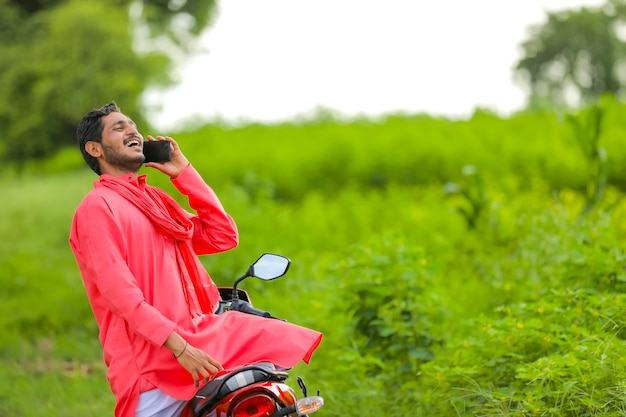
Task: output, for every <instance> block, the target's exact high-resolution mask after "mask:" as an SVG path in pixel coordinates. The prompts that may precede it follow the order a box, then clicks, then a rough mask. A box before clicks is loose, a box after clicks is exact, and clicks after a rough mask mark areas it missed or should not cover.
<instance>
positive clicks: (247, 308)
mask: <svg viewBox="0 0 626 417" xmlns="http://www.w3.org/2000/svg"><path fill="white" fill-rule="evenodd" d="M231 309H232V310H237V311H240V312H242V313H247V314H253V315H255V316H261V317H267V318H272V315H271V314H270V313H269V312H267V311H264V310H261V309H258V308H255V307H252V306H251V305H250V303H248V302H246V301H242V300H238V301H237V302H236V303H235V302H234V301H233V305H232V307H231Z"/></svg>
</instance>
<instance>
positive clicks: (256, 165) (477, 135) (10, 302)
mask: <svg viewBox="0 0 626 417" xmlns="http://www.w3.org/2000/svg"><path fill="white" fill-rule="evenodd" d="M143 133H144V135H147V134H148V133H152V134H156V133H164V132H147V131H144V132H143ZM173 135H174V136H175V138H176V139H177V140H178V142H179V143H180V145H181V147H182V148H183V150H184V151H185V153H186V154H187V156H188V157H189V159H191V160H192V163H193V164H194V166H196V168H197V169H198V170H199V171H200V172H201V173H202V175H203V177H204V178H205V179H206V181H207V182H208V183H209V184H210V185H211V186H212V187H213V188H214V189H215V190H216V192H217V193H218V195H219V196H220V197H221V199H222V202H223V204H224V206H225V207H226V209H227V210H228V211H229V212H230V213H231V214H232V215H233V217H234V218H235V220H236V221H237V223H238V226H239V230H240V235H241V244H240V246H239V247H238V248H236V249H234V250H232V251H229V252H226V253H223V254H218V255H213V256H209V257H203V263H204V265H205V266H206V268H207V270H208V271H209V272H210V273H211V275H212V277H213V278H214V280H215V281H216V282H217V283H218V284H219V285H229V284H230V283H231V282H232V281H233V280H234V279H235V278H236V277H237V276H239V275H241V273H243V272H244V271H245V269H246V268H247V266H248V265H249V264H250V263H251V262H253V261H254V260H255V259H256V258H257V257H258V256H259V255H260V254H261V253H263V252H274V253H280V254H284V255H286V256H288V257H290V258H291V260H292V262H293V265H292V269H291V270H290V273H289V274H288V275H287V276H285V277H283V278H281V279H279V280H276V281H271V282H260V281H252V280H250V281H246V282H244V287H245V288H246V289H247V290H248V291H249V292H250V294H251V297H252V300H253V302H254V303H255V305H256V306H258V307H260V308H263V309H267V310H270V311H272V312H273V313H274V314H275V315H277V316H280V317H284V318H286V319H288V320H289V321H292V322H295V323H299V324H302V325H305V326H310V327H313V328H316V329H319V330H321V331H323V332H324V334H325V336H324V341H323V343H322V345H321V347H320V349H319V350H318V351H317V352H316V354H315V355H314V357H313V361H312V363H311V364H310V365H308V366H306V365H299V366H298V367H297V368H295V369H294V370H292V371H291V374H292V377H293V378H291V379H290V380H289V381H291V382H292V384H293V386H294V388H296V389H297V384H295V376H296V375H301V376H303V377H304V379H305V381H307V383H308V385H309V390H310V391H314V390H317V389H319V390H320V391H321V394H322V396H324V397H325V399H326V405H325V407H324V408H323V409H322V410H321V411H319V412H318V413H317V414H316V415H319V416H320V417H323V416H342V417H351V416H354V417H357V416H358V417H368V416H372V417H373V416H377V417H378V416H405V415H406V416H425V417H426V416H428V417H435V416H441V417H449V416H539V415H540V416H559V417H586V416H600V415H602V416H623V415H626V406H625V405H624V404H625V400H626V383H625V382H624V377H623V376H624V374H625V372H626V342H625V339H626V331H625V325H626V314H625V313H626V269H625V267H626V251H625V249H624V244H623V243H622V240H623V238H624V236H625V235H626V201H625V199H624V195H625V194H624V193H625V192H626V151H625V150H624V146H623V144H624V138H626V106H623V105H619V104H615V103H610V102H604V103H602V104H601V105H598V106H594V107H591V108H588V109H586V110H584V111H581V112H580V113H577V114H572V115H557V114H555V113H538V114H537V113H526V114H518V115H514V116H511V117H509V118H501V117H498V116H497V115H494V114H492V113H490V112H488V111H477V112H476V113H475V114H474V115H473V117H471V118H470V119H469V120H450V119H445V118H434V117H430V116H428V115H394V116H388V117H385V118H381V119H380V120H367V119H357V120H352V121H349V122H346V121H340V120H336V119H334V118H333V117H325V118H319V119H318V120H315V121H311V122H302V123H284V124H280V125H257V124H250V125H247V126H244V127H229V126H226V125H221V124H219V123H215V124H209V125H206V126H202V127H199V128H194V129H189V130H186V131H181V132H178V133H176V134H173ZM149 179H150V182H151V183H152V184H155V185H159V186H162V187H164V188H165V189H166V190H168V191H173V188H172V186H171V184H169V182H168V180H167V179H166V178H164V177H163V176H162V175H161V174H160V173H158V172H154V171H153V172H149ZM95 180H96V177H95V174H93V173H91V171H89V170H88V169H87V168H84V167H83V163H82V160H81V158H80V154H79V153H78V151H76V150H74V149H68V150H67V151H63V152H61V153H59V154H57V155H56V156H55V157H54V158H52V159H49V160H46V161H45V162H43V163H38V164H37V165H32V166H26V167H25V168H24V171H23V173H22V174H20V175H17V174H15V173H13V172H11V171H10V170H8V169H5V170H4V171H3V173H2V179H0V189H1V190H2V193H1V194H2V204H0V215H1V217H2V219H3V221H2V222H0V237H1V239H0V369H1V370H2V371H1V373H2V377H1V378H0V415H2V416H13V417H14V416H25V417H27V416H28V417H30V416H33V417H34V416H39V415H58V416H61V415H62V416H66V417H84V416H106V415H112V410H113V397H112V395H111V393H110V390H109V387H108V384H107V381H106V369H105V367H104V366H103V364H102V352H101V348H100V346H99V344H98V341H97V332H98V329H97V327H96V325H95V322H94V319H93V316H92V314H91V311H90V309H89V305H88V303H87V300H86V297H85V293H84V289H83V287H82V283H81V278H80V274H79V272H78V269H77V268H76V265H75V261H74V258H73V256H72V253H71V251H70V248H69V245H68V232H69V227H70V222H71V218H72V215H73V211H74V209H75V207H76V205H77V204H78V203H79V201H80V200H81V199H82V197H83V195H84V194H85V193H87V192H88V191H89V190H90V189H91V187H92V183H93V181H95ZM180 201H181V203H183V204H186V202H185V201H184V200H180Z"/></svg>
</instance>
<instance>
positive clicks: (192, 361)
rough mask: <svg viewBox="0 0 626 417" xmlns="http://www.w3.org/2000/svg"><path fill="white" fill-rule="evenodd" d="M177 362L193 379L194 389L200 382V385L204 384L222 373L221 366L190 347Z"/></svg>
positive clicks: (199, 350)
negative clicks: (212, 376)
mask: <svg viewBox="0 0 626 417" xmlns="http://www.w3.org/2000/svg"><path fill="white" fill-rule="evenodd" d="M177 359H178V362H179V363H180V364H181V365H182V367H183V368H185V369H186V370H187V371H188V372H189V373H190V374H191V376H192V377H193V383H194V385H195V386H196V387H198V386H200V380H202V383H203V384H204V383H206V382H207V381H208V380H209V378H210V377H211V375H215V374H216V373H218V372H220V371H223V370H224V368H223V367H222V365H221V364H220V363H219V362H218V361H216V360H215V359H213V358H212V357H211V356H209V355H208V354H207V353H206V352H205V351H203V350H201V349H198V348H195V347H193V346H191V345H189V344H188V345H187V348H186V349H185V351H184V352H182V355H180V356H179V357H178V358H177Z"/></svg>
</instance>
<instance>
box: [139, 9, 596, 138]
mask: <svg viewBox="0 0 626 417" xmlns="http://www.w3.org/2000/svg"><path fill="white" fill-rule="evenodd" d="M604 3H605V1H604V0H472V1H469V0H429V1H426V0H262V1H261V0H221V1H219V2H218V10H219V15H218V17H217V19H216V20H215V21H214V23H213V25H212V26H211V27H210V28H209V30H208V31H207V32H206V33H205V34H204V36H203V39H202V44H203V45H204V46H205V47H206V52H205V53H203V54H200V55H198V56H195V57H194V58H193V59H191V60H189V61H188V62H185V63H183V64H182V65H181V67H180V68H179V73H178V76H179V77H180V84H178V85H177V86H176V87H175V88H173V89H170V90H168V91H165V92H151V93H149V94H148V95H147V96H146V100H147V102H148V103H149V104H150V105H151V106H153V105H157V106H160V107H161V109H160V111H156V112H154V113H153V114H154V116H153V118H152V122H153V123H154V124H155V125H156V126H157V127H158V128H161V129H168V128H175V126H176V125H177V124H179V123H180V122H182V121H184V120H185V119H188V118H191V117H193V116H206V117H212V118H215V117H219V118H221V119H223V120H226V121H229V122H233V123H236V122H242V121H243V122H245V121H259V122H275V121H282V120H288V119H291V118H293V117H294V116H296V115H303V114H308V113H310V112H311V111H312V110H313V109H315V108H316V107H317V106H322V107H325V108H329V109H332V110H335V111H337V112H339V113H340V114H342V115H346V116H356V115H367V116H376V115H380V114H385V113H390V112H397V111H405V112H408V113H417V112H425V113H428V114H432V115H443V116H449V117H465V116H468V115H470V114H471V113H472V111H473V110H474V109H475V108H476V107H477V106H480V107H486V108H489V109H492V110H495V111H498V112H499V113H500V114H503V115H506V114H508V113H510V112H511V111H515V110H518V109H519V108H521V107H522V106H523V105H524V103H525V94H524V92H523V90H522V89H521V87H520V86H518V85H516V84H514V81H513V71H512V68H513V66H514V64H515V62H516V61H517V60H518V59H519V58H520V48H519V45H520V44H521V42H522V41H524V40H525V39H526V38H527V32H526V29H527V27H528V25H530V24H533V23H542V22H544V21H545V17H546V10H550V11H554V10H560V9H574V8H580V7H582V6H598V5H600V4H604Z"/></svg>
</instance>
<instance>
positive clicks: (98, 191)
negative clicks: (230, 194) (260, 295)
mask: <svg viewBox="0 0 626 417" xmlns="http://www.w3.org/2000/svg"><path fill="white" fill-rule="evenodd" d="M108 178H109V179H113V177H110V176H109V177H108ZM114 180H116V181H128V182H129V183H136V182H137V181H138V182H139V185H138V187H139V188H140V189H145V187H146V177H145V175H144V176H141V177H139V178H137V176H136V175H134V174H127V175H125V176H122V177H119V178H117V179H114ZM172 183H173V184H174V186H175V187H176V188H177V189H178V190H179V191H180V192H181V193H182V194H183V195H186V196H188V198H189V205H190V206H191V208H192V209H194V210H195V211H196V213H197V215H192V214H189V216H190V218H191V219H192V221H193V224H194V234H193V239H192V243H193V248H194V251H195V252H196V253H197V254H199V255H200V254H210V253H217V252H222V251H226V250H229V249H232V248H234V247H235V246H237V243H238V234H237V228H236V226H235V223H234V221H233V220H232V218H231V217H230V216H229V215H228V214H227V213H226V212H225V211H224V209H223V207H222V205H221V203H220V201H219V200H218V198H217V196H216V195H215V193H214V192H213V190H211V188H210V187H209V186H208V185H206V183H205V182H204V181H203V179H202V178H201V177H200V175H199V174H198V173H197V172H196V170H195V169H194V168H193V167H191V166H190V167H188V168H187V169H186V170H185V171H184V172H183V173H182V174H181V175H180V176H179V177H178V178H176V179H173V180H172ZM70 245H71V247H72V250H73V251H74V255H75V256H76V260H77V263H78V266H79V268H80V270H81V273H82V276H83V282H84V285H85V289H86V292H87V296H88V298H89V302H90V303H91V307H92V309H93V312H94V315H95V318H96V321H97V323H98V326H99V329H100V341H101V343H102V346H103V350H104V360H105V363H106V364H107V366H108V374H107V377H108V379H109V382H110V384H111V390H112V391H113V394H114V395H115V398H116V408H115V415H116V417H131V416H134V414H135V408H136V407H137V401H138V398H139V394H140V393H141V392H144V391H148V390H151V389H154V388H159V389H161V390H162V391H164V392H165V393H167V394H168V395H170V396H172V397H174V398H178V399H184V400H188V399H190V398H191V397H193V394H194V393H195V391H196V388H195V387H194V384H193V378H192V376H191V375H190V374H189V373H188V372H187V371H186V370H185V369H184V368H183V367H182V366H181V365H180V364H179V363H178V361H177V360H176V359H175V358H174V357H173V356H172V353H171V351H170V350H168V349H167V348H165V347H163V343H164V342H165V340H166V339H167V338H168V336H169V335H170V334H171V333H172V331H174V330H175V331H177V332H178V333H179V334H180V335H181V336H182V337H183V338H184V339H185V340H187V341H188V342H189V343H190V344H191V345H193V346H196V347H199V348H201V349H204V350H205V351H206V352H207V353H208V354H209V355H211V356H212V357H213V358H215V359H216V360H217V361H218V362H220V363H221V364H222V365H223V366H224V368H225V369H233V368H236V367H239V366H242V365H246V364H250V363H254V362H257V361H270V362H273V363H275V364H276V365H279V366H282V367H285V368H291V367H293V366H295V365H296V364H297V363H298V362H299V361H300V360H304V361H305V362H307V363H308V361H309V359H310V357H311V355H312V353H313V351H314V350H315V349H316V348H317V346H318V345H319V343H320V341H321V337H322V335H321V334H320V333H318V332H316V331H313V330H310V329H306V328H303V327H300V326H297V325H293V324H289V323H285V322H282V321H278V320H271V319H264V318H260V317H256V316H251V315H247V314H242V313H238V312H227V313H225V314H223V315H219V316H217V315H214V314H210V315H204V316H200V315H199V314H197V313H199V312H198V311H193V310H194V307H193V306H192V307H190V304H192V305H195V304H193V303H188V302H187V301H186V299H185V293H184V292H183V288H182V285H181V274H184V275H185V276H187V275H188V273H187V271H185V268H184V265H179V264H178V262H177V261H176V259H177V258H180V257H177V252H176V251H177V250H178V249H177V245H176V242H175V241H174V240H172V239H170V238H168V237H165V236H164V235H163V234H162V233H160V232H159V231H158V230H157V228H156V227H155V226H154V224H153V223H152V222H151V221H150V219H149V218H148V217H146V216H145V215H144V214H143V213H142V212H141V211H140V210H139V209H138V208H137V207H135V206H134V205H133V204H131V203H130V202H129V201H128V200H126V199H125V198H124V197H122V196H121V195H120V194H118V193H117V192H116V191H114V190H112V189H110V188H107V187H105V186H103V185H102V184H101V183H100V182H99V181H96V182H95V188H94V189H93V190H92V191H91V192H90V193H89V194H88V195H87V196H86V197H85V198H84V200H83V201H82V202H81V204H80V205H79V206H78V208H77V210H76V213H75V215H74V220H73V222H72V228H71V233H70ZM196 262H198V264H200V261H199V259H197V258H196ZM200 266H201V265H200ZM201 271H202V272H203V273H206V271H204V269H203V268H201ZM210 293H212V292H210ZM188 296H189V295H188ZM212 301H215V300H212ZM190 310H192V311H190Z"/></svg>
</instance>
